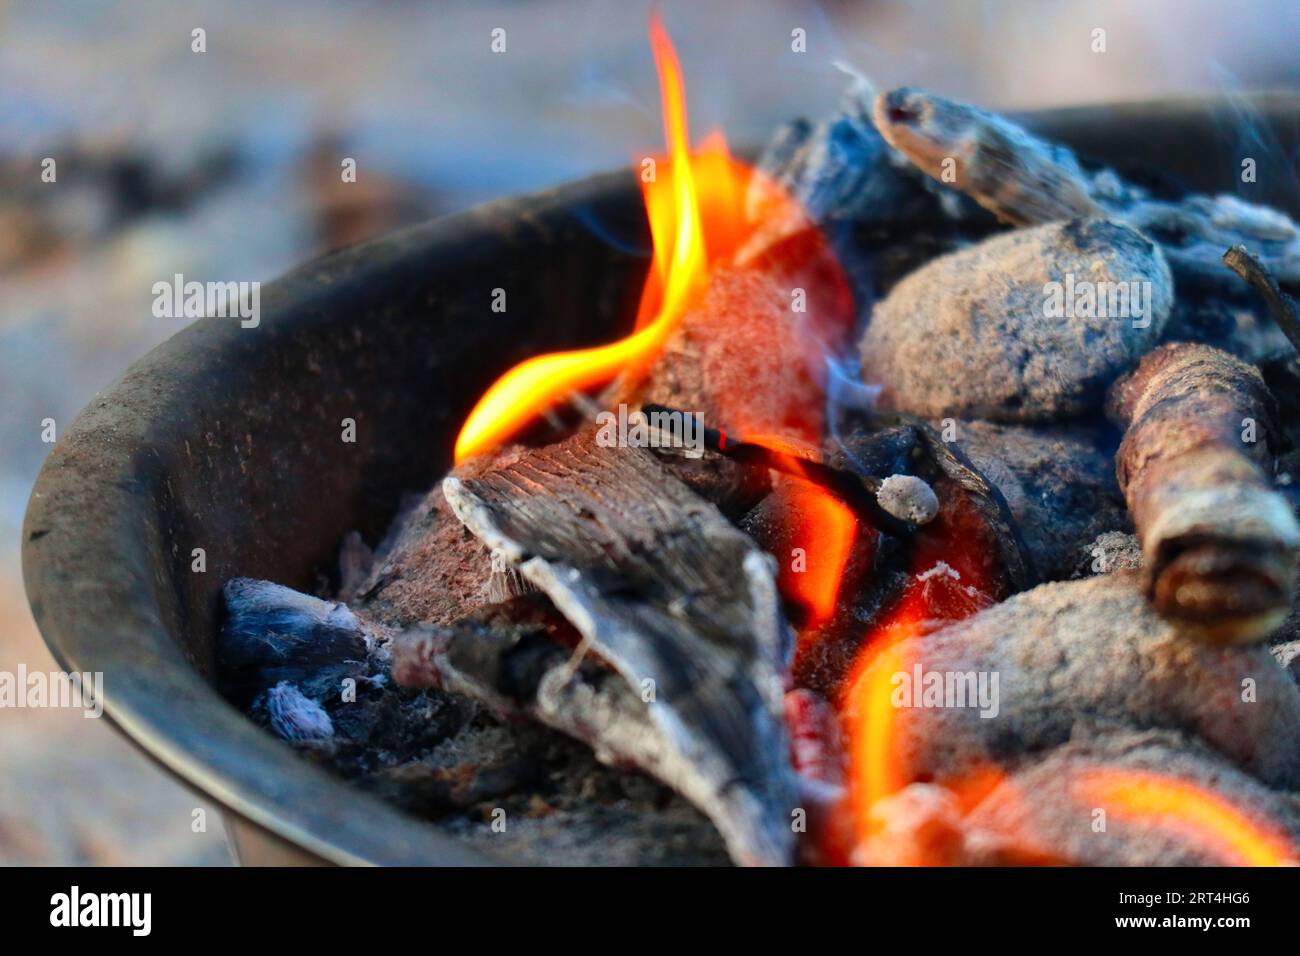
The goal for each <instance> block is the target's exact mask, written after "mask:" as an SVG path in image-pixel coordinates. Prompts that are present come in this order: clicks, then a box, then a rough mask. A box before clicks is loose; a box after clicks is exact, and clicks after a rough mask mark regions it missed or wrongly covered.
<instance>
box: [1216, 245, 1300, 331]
mask: <svg viewBox="0 0 1300 956" xmlns="http://www.w3.org/2000/svg"><path fill="white" fill-rule="evenodd" d="M1223 264H1224V265H1225V266H1227V267H1228V268H1229V269H1231V270H1232V271H1233V272H1235V273H1237V275H1239V276H1241V277H1242V278H1243V279H1245V280H1246V281H1247V282H1249V283H1250V285H1251V286H1252V287H1253V288H1254V290H1255V291H1256V292H1258V293H1259V295H1260V297H1261V298H1262V299H1263V300H1264V304H1265V305H1267V306H1268V311H1269V313H1270V314H1271V315H1272V316H1273V321H1274V322H1276V323H1277V324H1278V328H1280V329H1281V330H1282V331H1283V332H1284V333H1286V337H1287V338H1288V339H1290V340H1291V344H1292V345H1293V346H1294V347H1295V350H1296V351H1297V352H1300V309H1297V308H1296V303H1295V299H1293V298H1291V297H1290V296H1289V295H1287V294H1286V293H1285V292H1283V291H1282V289H1281V288H1280V287H1279V286H1278V284H1277V279H1275V278H1274V277H1273V274H1272V273H1271V272H1269V271H1268V269H1267V268H1266V267H1265V266H1264V264H1263V263H1262V262H1260V261H1259V260H1258V259H1256V258H1255V257H1254V256H1252V255H1251V254H1250V253H1249V252H1247V251H1246V247H1245V246H1233V247H1232V248H1231V249H1229V250H1228V251H1227V252H1225V253H1224V254H1223Z"/></svg>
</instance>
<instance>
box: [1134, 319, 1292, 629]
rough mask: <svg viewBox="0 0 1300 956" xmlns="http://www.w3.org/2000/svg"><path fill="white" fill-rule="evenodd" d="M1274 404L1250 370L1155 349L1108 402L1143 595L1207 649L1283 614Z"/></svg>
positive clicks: (1211, 352)
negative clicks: (1119, 428)
mask: <svg viewBox="0 0 1300 956" xmlns="http://www.w3.org/2000/svg"><path fill="white" fill-rule="evenodd" d="M1273 407H1274V406H1273V399H1272V396H1271V394H1270V393H1269V391H1268V389H1267V387H1266V386H1265V384H1264V380H1263V377H1262V376H1261V375H1260V373H1259V371H1258V370H1257V369H1255V368H1254V367H1252V366H1249V365H1246V364H1245V363H1244V362H1241V361H1240V360H1238V359H1235V358H1233V357H1232V356H1230V355H1228V354H1227V353H1226V352H1221V351H1219V350H1217V349H1212V348H1209V347H1208V346H1203V345H1183V344H1176V345H1167V346H1164V347H1162V348H1160V349H1158V350H1156V351H1155V352H1153V353H1151V354H1150V355H1148V356H1147V357H1146V358H1145V359H1143V360H1142V364H1141V365H1140V366H1139V367H1138V368H1137V370H1136V371H1134V372H1133V374H1132V375H1130V376H1128V377H1127V378H1125V379H1123V380H1121V381H1119V382H1117V383H1116V384H1115V387H1114V389H1113V391H1112V393H1111V396H1110V413H1111V416H1112V417H1113V418H1114V419H1115V420H1116V421H1117V422H1119V423H1120V424H1121V425H1124V426H1126V427H1127V429H1128V431H1127V433H1126V434H1125V436H1124V441H1123V443H1122V444H1121V445H1120V449H1119V454H1118V456H1117V458H1116V467H1117V472H1118V475H1119V482H1120V488H1121V489H1122V490H1123V491H1124V494H1125V496H1126V498H1127V500H1128V505H1129V512H1130V513H1131V514H1132V516H1133V521H1134V524H1136V526H1137V531H1138V537H1139V538H1140V540H1141V541H1142V551H1143V554H1144V555H1145V558H1146V564H1147V568H1148V571H1149V575H1150V584H1149V587H1148V593H1149V594H1150V596H1151V600H1152V601H1153V602H1154V603H1155V606H1156V609H1157V610H1159V612H1160V613H1161V614H1162V615H1163V616H1164V617H1166V618H1168V619H1169V620H1171V621H1173V622H1176V623H1177V624H1178V625H1179V626H1180V628H1181V629H1182V630H1183V631H1184V632H1186V633H1188V634H1192V635H1195V636H1199V637H1202V638H1204V639H1206V640H1210V641H1226V642H1238V641H1251V640H1257V639H1259V638H1261V637H1263V636H1265V635H1266V634H1268V633H1269V632H1270V631H1271V630H1273V629H1274V628H1276V627H1277V625H1278V624H1280V623H1281V622H1282V620H1283V619H1284V618H1285V617H1286V615H1287V613H1288V612H1289V611H1290V608H1291V596H1292V591H1293V587H1294V579H1295V563H1296V549H1297V547H1298V546H1300V525H1298V524H1297V522H1296V518H1295V515H1294V513H1293V512H1292V511H1291V508H1290V506H1289V505H1288V503H1287V501H1286V499H1285V498H1283V497H1282V496H1281V495H1279V494H1278V493H1277V492H1275V491H1274V490H1273V489H1272V488H1271V487H1270V481H1269V476H1270V475H1271V473H1272V466H1273V458H1272V455H1273V451H1272V448H1273V447H1275V445H1276V442H1277V438H1276V435H1277V433H1276V426H1275V424H1274V418H1273Z"/></svg>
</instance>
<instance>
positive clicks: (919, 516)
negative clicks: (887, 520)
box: [876, 475, 939, 524]
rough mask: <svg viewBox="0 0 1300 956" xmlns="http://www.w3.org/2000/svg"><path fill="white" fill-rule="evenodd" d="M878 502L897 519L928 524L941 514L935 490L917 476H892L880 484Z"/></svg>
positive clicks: (877, 495) (877, 494)
mask: <svg viewBox="0 0 1300 956" xmlns="http://www.w3.org/2000/svg"><path fill="white" fill-rule="evenodd" d="M876 501H877V502H879V504H880V507H882V508H884V509H885V510H886V511H888V512H889V513H890V514H891V515H893V516H894V517H895V518H899V519H901V520H903V521H910V522H912V523H913V524H928V523H929V522H931V521H933V520H934V517H935V515H937V514H938V513H939V498H938V496H937V495H935V493H934V490H933V489H932V488H931V487H930V486H929V485H927V484H926V483H925V482H924V481H922V480H921V479H920V478H917V477H916V476H915V475H890V476H889V477H888V478H886V479H885V480H884V481H883V482H881V484H880V490H879V491H878V492H876Z"/></svg>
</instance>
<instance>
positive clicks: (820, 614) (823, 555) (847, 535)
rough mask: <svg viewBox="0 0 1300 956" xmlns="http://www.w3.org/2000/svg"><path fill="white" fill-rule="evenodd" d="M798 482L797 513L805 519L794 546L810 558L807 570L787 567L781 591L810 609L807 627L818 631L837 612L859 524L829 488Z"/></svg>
mask: <svg viewBox="0 0 1300 956" xmlns="http://www.w3.org/2000/svg"><path fill="white" fill-rule="evenodd" d="M795 480H796V481H797V482H798V489H797V492H796V495H797V500H796V502H795V503H794V508H793V513H794V514H798V515H801V516H802V517H803V519H804V520H803V521H802V522H801V523H800V525H799V527H797V528H796V529H795V533H794V536H793V541H792V543H793V546H794V547H795V548H799V549H801V551H802V554H803V555H805V556H806V560H807V567H806V568H803V569H802V570H801V571H795V570H792V569H789V568H787V567H786V566H783V567H782V574H781V589H782V592H783V593H785V595H786V596H787V598H789V599H790V600H792V601H795V602H797V603H799V604H800V605H802V606H803V607H805V608H806V609H807V613H808V618H807V627H808V628H814V627H817V626H819V625H821V624H824V623H825V622H826V621H828V620H830V618H831V616H832V615H833V614H834V613H835V606H836V603H837V599H838V598H839V593H840V582H841V580H842V579H843V577H844V567H845V565H846V564H848V560H849V551H850V550H851V549H852V547H853V539H854V537H855V535H856V532H857V527H858V522H857V518H855V517H854V515H853V511H852V510H851V509H850V508H849V507H848V506H847V505H846V504H844V502H842V501H840V500H839V499H838V498H836V497H835V496H834V495H832V494H831V493H830V492H828V491H826V489H824V488H822V487H820V486H818V485H815V484H813V483H812V482H809V481H804V480H801V479H795Z"/></svg>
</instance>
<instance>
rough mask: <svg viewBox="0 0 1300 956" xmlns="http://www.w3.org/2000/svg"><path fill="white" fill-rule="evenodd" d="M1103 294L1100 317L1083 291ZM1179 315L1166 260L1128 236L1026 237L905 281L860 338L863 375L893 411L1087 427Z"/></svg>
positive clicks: (1059, 230) (1072, 232)
mask: <svg viewBox="0 0 1300 956" xmlns="http://www.w3.org/2000/svg"><path fill="white" fill-rule="evenodd" d="M1085 282H1086V283H1091V285H1083V283H1085ZM1101 283H1105V284H1106V285H1104V286H1101V285H1100V284H1101ZM1099 287H1100V288H1101V289H1104V290H1105V291H1106V293H1107V294H1101V295H1095V294H1094V296H1093V299H1092V305H1091V306H1090V305H1089V304H1088V303H1089V300H1088V298H1087V296H1086V295H1085V290H1091V291H1092V292H1093V293H1096V292H1097V290H1098V288H1099ZM1121 290H1123V292H1124V295H1125V297H1127V298H1128V301H1127V303H1126V302H1124V301H1123V300H1122V299H1121V297H1120V291H1121ZM1111 291H1114V292H1115V296H1114V299H1113V301H1114V305H1113V306H1112V304H1111V302H1112V297H1111V296H1110V295H1109V294H1108V293H1110V292H1111ZM1137 296H1140V299H1139V298H1137ZM1067 300H1068V302H1069V308H1068V310H1067V309H1066V308H1065V304H1066V302H1067ZM1103 304H1104V305H1105V309H1104V310H1103V309H1102V305H1103ZM1172 304H1173V280H1172V279H1171V277H1170V274H1169V266H1168V265H1167V263H1166V262H1165V257H1164V255H1163V254H1162V253H1161V251H1160V249H1159V247H1157V246H1156V244H1155V243H1153V242H1152V241H1151V240H1150V239H1148V238H1147V237H1146V236H1144V235H1142V234H1141V233H1138V232H1136V231H1135V230H1133V229H1131V228H1129V227H1128V226H1125V225H1122V224H1120V223H1116V222H1110V221H1107V220H1104V219H1083V220H1080V219H1076V220H1071V221H1069V222H1056V223H1051V224H1049V225H1045V226H1038V227H1036V228H1033V229H1017V230H1014V231H1012V232H1007V233H1003V234H1001V235H998V236H994V237H993V238H991V239H986V240H985V241H983V242H980V243H978V244H976V245H974V246H971V247H969V248H967V249H962V250H960V251H958V252H954V253H952V254H950V255H946V256H942V257H940V258H938V259H935V260H933V261H932V262H929V263H927V264H926V265H925V266H923V267H922V268H920V269H918V270H916V271H915V272H913V273H912V274H911V275H909V276H907V278H905V279H903V281H901V282H900V283H898V285H896V286H895V287H894V288H893V289H892V290H891V291H890V293H889V295H887V296H886V297H885V298H884V300H883V301H881V302H880V303H879V305H877V306H876V308H875V311H874V312H873V314H872V316H871V322H870V324H869V325H868V326H867V330H866V332H865V333H864V334H863V336H862V342H861V346H860V349H861V352H862V377H863V380H864V381H867V382H883V383H884V386H885V389H884V392H883V393H882V395H881V403H882V404H883V405H884V406H885V407H891V408H896V409H899V410H901V411H907V412H912V413H914V414H918V415H923V416H927V417H932V418H945V417H949V416H951V417H956V418H962V417H969V418H980V419H985V420H987V421H999V422H1043V421H1051V420H1055V419H1063V418H1066V417H1070V416H1075V415H1082V414H1085V413H1088V412H1092V411H1094V410H1096V409H1099V408H1100V407H1101V405H1102V402H1103V399H1104V396H1105V390H1106V387H1107V386H1108V385H1110V383H1111V382H1113V381H1114V380H1115V379H1117V378H1118V377H1119V376H1120V375H1121V374H1123V373H1124V372H1126V371H1128V370H1129V369H1130V368H1132V367H1133V366H1134V365H1135V364H1136V363H1137V361H1138V359H1139V358H1141V357H1142V355H1143V354H1144V353H1146V352H1148V351H1150V350H1151V349H1152V348H1154V347H1155V345H1156V343H1157V342H1159V341H1160V336H1161V332H1162V330H1163V329H1164V327H1165V323H1166V321H1167V320H1168V318H1169V313H1170V310H1171V308H1172ZM1058 306H1059V307H1060V308H1059V309H1058ZM1103 311H1104V312H1105V313H1106V314H1105V315H1104V316H1103V315H1102V314H1101V313H1102V312H1103ZM1115 313H1120V314H1115ZM1137 313H1140V315H1139V314H1137ZM1126 316H1127V317H1126Z"/></svg>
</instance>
